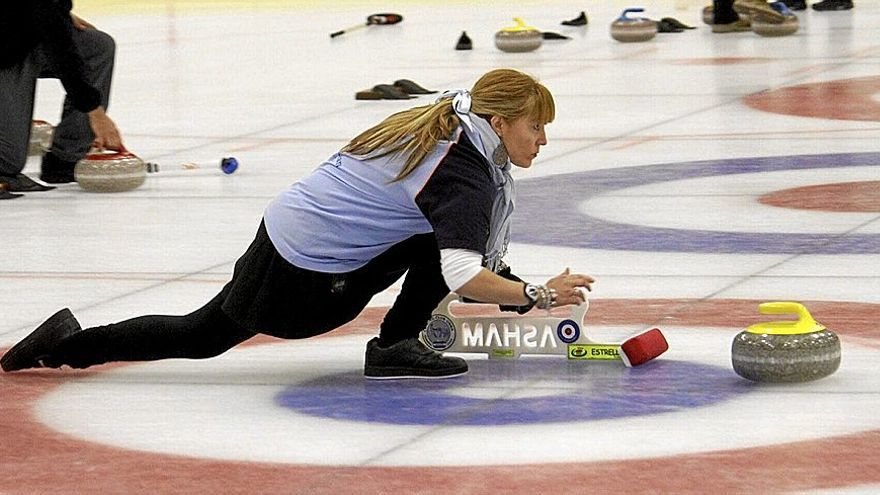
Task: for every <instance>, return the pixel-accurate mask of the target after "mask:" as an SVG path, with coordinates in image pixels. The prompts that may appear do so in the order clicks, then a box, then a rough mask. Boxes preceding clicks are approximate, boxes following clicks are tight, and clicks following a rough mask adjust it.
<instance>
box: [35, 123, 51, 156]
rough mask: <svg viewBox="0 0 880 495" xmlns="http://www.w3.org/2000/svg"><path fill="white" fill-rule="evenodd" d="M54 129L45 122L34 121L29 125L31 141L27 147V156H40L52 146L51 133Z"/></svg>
mask: <svg viewBox="0 0 880 495" xmlns="http://www.w3.org/2000/svg"><path fill="white" fill-rule="evenodd" d="M54 131H55V128H54V127H52V124H50V123H48V122H46V121H45V120H34V121H33V123H32V124H31V140H30V143H29V146H28V155H29V156H35V155H42V154H43V153H44V152H45V151H46V150H48V149H49V147H50V146H52V133H53V132H54Z"/></svg>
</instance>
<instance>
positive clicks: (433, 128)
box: [342, 69, 556, 180]
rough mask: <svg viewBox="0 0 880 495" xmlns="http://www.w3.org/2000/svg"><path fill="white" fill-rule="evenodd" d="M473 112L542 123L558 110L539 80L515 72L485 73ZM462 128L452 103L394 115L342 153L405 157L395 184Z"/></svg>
mask: <svg viewBox="0 0 880 495" xmlns="http://www.w3.org/2000/svg"><path fill="white" fill-rule="evenodd" d="M471 112H473V113H475V114H477V115H480V116H481V117H484V118H490V117H492V116H496V115H497V116H499V117H502V118H503V119H505V120H516V119H518V118H521V117H528V118H531V119H533V120H535V121H537V122H540V123H541V124H546V123H549V122H553V118H554V117H555V116H556V106H555V104H554V102H553V96H552V95H551V94H550V91H549V90H548V89H547V88H546V87H544V86H543V85H542V84H541V83H539V82H538V81H537V80H536V79H535V78H534V77H532V76H530V75H528V74H524V73H522V72H519V71H517V70H513V69H496V70H493V71H490V72H487V73H486V74H484V75H483V77H481V78H480V79H479V80H478V81H477V82H476V83H475V84H474V87H473V89H471ZM459 124H460V121H459V118H458V116H457V115H455V111H453V109H452V99H451V98H444V99H442V100H440V101H438V102H436V103H432V104H430V105H423V106H420V107H415V108H411V109H409V110H404V111H402V112H398V113H395V114H393V115H391V116H389V117H388V118H386V119H385V120H383V121H382V122H380V123H379V124H377V125H375V126H373V127H371V128H369V129H367V130H366V131H364V132H362V133H360V134H359V135H357V136H356V137H355V138H354V139H352V140H351V141H350V142H349V143H348V144H347V145H346V146H345V147H344V148H342V151H344V152H346V153H351V154H352V155H357V156H365V155H369V154H371V153H374V152H376V151H379V152H380V153H381V154H380V155H379V156H384V155H387V154H390V153H400V154H403V155H406V162H405V163H404V167H403V168H402V169H401V171H400V173H399V174H397V177H395V179H394V180H401V179H403V178H405V177H406V176H407V175H409V174H410V173H411V172H412V171H413V170H415V168H416V167H418V166H419V164H421V163H422V160H424V159H425V157H426V156H427V155H428V153H430V152H431V151H432V150H433V149H434V148H435V147H436V146H437V143H438V142H439V141H440V140H442V139H447V138H449V137H450V136H451V135H452V132H453V131H454V130H455V128H456V127H458V126H459Z"/></svg>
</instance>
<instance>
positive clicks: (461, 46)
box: [455, 31, 474, 50]
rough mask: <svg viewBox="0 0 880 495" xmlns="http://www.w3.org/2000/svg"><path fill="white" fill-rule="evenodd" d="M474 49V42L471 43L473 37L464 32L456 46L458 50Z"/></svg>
mask: <svg viewBox="0 0 880 495" xmlns="http://www.w3.org/2000/svg"><path fill="white" fill-rule="evenodd" d="M473 48H474V42H473V41H471V37H470V36H468V35H467V32H465V31H462V32H461V36H459V37H458V42H457V43H456V44H455V49H456V50H472V49H473Z"/></svg>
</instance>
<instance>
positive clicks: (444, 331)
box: [424, 315, 455, 351]
mask: <svg viewBox="0 0 880 495" xmlns="http://www.w3.org/2000/svg"><path fill="white" fill-rule="evenodd" d="M424 334H425V341H426V342H425V343H427V344H428V346H429V347H430V348H431V349H434V350H435V351H442V350H445V349H449V348H450V347H451V346H452V343H453V342H455V324H454V323H452V320H450V319H449V318H448V317H446V316H444V315H432V316H431V319H430V320H428V326H426V327H425V330H424Z"/></svg>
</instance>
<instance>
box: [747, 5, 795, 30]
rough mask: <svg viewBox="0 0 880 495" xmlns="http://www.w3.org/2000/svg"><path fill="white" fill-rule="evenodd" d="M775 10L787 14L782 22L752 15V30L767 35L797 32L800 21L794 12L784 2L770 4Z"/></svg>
mask: <svg viewBox="0 0 880 495" xmlns="http://www.w3.org/2000/svg"><path fill="white" fill-rule="evenodd" d="M770 7H772V8H773V10H775V11H777V12H779V13H780V14H782V15H784V16H785V20H783V21H782V22H778V21H774V20H771V19H768V18H765V17H764V16H762V15H760V14H757V15H753V16H752V31H754V32H755V33H757V34H759V35H761V36H767V37H775V36H788V35H790V34H794V33H796V32H797V30H798V27H799V26H800V23H799V22H798V18H797V16H796V15H794V12H792V11H791V9H789V8H788V6H787V5H785V4H784V3H782V2H774V3H771V4H770Z"/></svg>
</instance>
